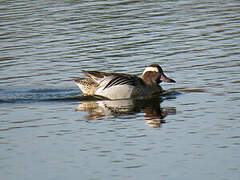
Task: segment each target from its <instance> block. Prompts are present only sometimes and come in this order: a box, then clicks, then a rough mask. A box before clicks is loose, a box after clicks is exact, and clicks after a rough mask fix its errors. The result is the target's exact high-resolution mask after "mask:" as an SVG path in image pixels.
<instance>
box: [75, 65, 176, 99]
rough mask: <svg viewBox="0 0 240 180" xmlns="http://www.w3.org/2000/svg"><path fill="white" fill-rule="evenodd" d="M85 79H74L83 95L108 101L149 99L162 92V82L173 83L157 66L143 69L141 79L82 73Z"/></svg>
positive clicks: (99, 73) (121, 75)
mask: <svg viewBox="0 0 240 180" xmlns="http://www.w3.org/2000/svg"><path fill="white" fill-rule="evenodd" d="M83 73H84V74H85V75H86V76H88V77H89V78H87V79H76V80H74V82H75V83H76V84H77V85H78V87H79V88H80V89H81V90H82V92H83V94H85V95H90V96H93V95H97V96H103V97H105V98H108V99H129V98H142V97H149V96H151V95H153V94H155V93H159V92H161V91H162V88H161V86H160V85H159V84H160V83H161V82H162V81H164V82H170V83H173V82H175V81H174V80H173V79H170V78H168V77H167V76H166V75H165V74H164V73H163V70H162V68H161V67H160V66H159V65H158V64H151V65H149V66H147V67H146V68H145V70H144V71H143V73H142V77H141V78H140V77H138V76H136V75H132V74H124V73H107V72H99V71H83Z"/></svg>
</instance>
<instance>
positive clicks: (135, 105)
mask: <svg viewBox="0 0 240 180" xmlns="http://www.w3.org/2000/svg"><path fill="white" fill-rule="evenodd" d="M162 101H163V100H162V99H161V98H155V99H147V100H133V99H124V100H95V101H84V102H80V103H79V105H78V107H77V108H76V111H85V112H88V115H87V119H88V120H97V119H107V118H111V117H112V116H114V117H119V116H127V115H133V114H137V113H141V112H143V113H144V119H145V120H146V124H147V125H149V126H151V127H160V126H161V124H162V123H165V120H164V118H165V117H166V116H167V115H169V114H176V108H175V107H168V108H160V103H161V102H162Z"/></svg>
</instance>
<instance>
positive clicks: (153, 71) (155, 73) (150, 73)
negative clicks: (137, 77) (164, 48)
mask: <svg viewBox="0 0 240 180" xmlns="http://www.w3.org/2000/svg"><path fill="white" fill-rule="evenodd" d="M142 79H143V81H144V82H145V83H146V84H149V85H152V84H159V83H161V82H162V81H164V82H169V83H175V82H176V81H175V80H173V79H170V78H168V77H167V76H166V75H165V74H164V73H163V70H162V68H161V67H160V66H159V65H158V64H151V65H149V66H147V67H146V68H145V70H144V71H143V74H142Z"/></svg>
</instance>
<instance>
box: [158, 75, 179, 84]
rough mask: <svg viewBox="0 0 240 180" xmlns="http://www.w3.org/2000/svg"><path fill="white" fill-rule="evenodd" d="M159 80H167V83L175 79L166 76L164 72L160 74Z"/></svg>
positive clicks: (173, 81)
mask: <svg viewBox="0 0 240 180" xmlns="http://www.w3.org/2000/svg"><path fill="white" fill-rule="evenodd" d="M160 80H161V81H164V82H168V83H175V82H176V81H175V80H173V79H171V78H168V77H167V76H165V75H164V74H163V75H162V76H161V78H160Z"/></svg>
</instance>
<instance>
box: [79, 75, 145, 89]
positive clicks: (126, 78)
mask: <svg viewBox="0 0 240 180" xmlns="http://www.w3.org/2000/svg"><path fill="white" fill-rule="evenodd" d="M84 74H85V75H86V76H88V77H89V78H91V79H92V80H94V81H95V82H96V83H97V84H98V85H99V86H101V87H103V90H104V89H107V88H110V87H113V86H118V85H131V86H136V85H137V83H138V81H142V79H141V78H139V77H138V76H136V75H130V74H124V73H106V72H99V71H84Z"/></svg>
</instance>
